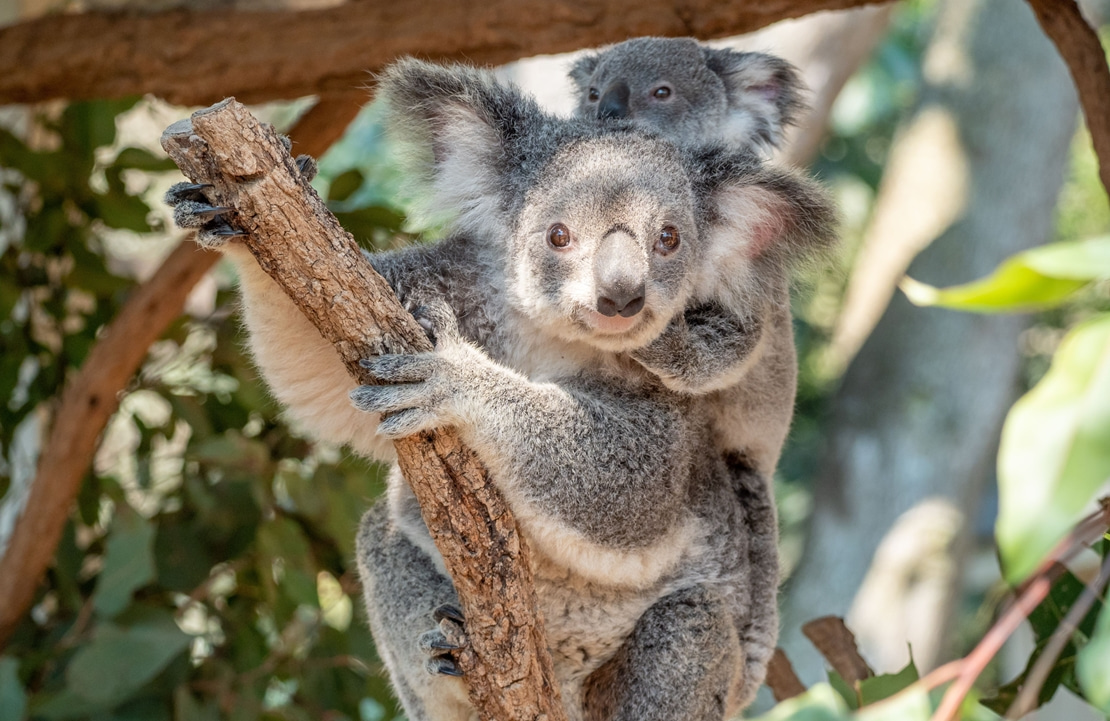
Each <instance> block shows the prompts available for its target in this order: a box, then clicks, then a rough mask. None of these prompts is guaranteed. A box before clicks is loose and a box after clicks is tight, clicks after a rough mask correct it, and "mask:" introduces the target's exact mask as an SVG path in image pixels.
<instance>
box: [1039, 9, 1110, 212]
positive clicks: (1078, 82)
mask: <svg viewBox="0 0 1110 721" xmlns="http://www.w3.org/2000/svg"><path fill="white" fill-rule="evenodd" d="M1028 2H1029V6H1030V7H1032V8H1033V14H1034V15H1036V16H1037V22H1038V23H1040V24H1041V29H1042V30H1044V33H1045V35H1047V36H1048V37H1049V38H1050V39H1051V40H1052V42H1053V43H1055V45H1056V49H1057V50H1058V51H1059V52H1060V56H1061V57H1062V58H1064V62H1065V63H1067V65H1068V70H1069V71H1070V72H1071V77H1072V80H1073V81H1074V82H1075V89H1076V90H1077V91H1078V92H1079V103H1080V105H1082V106H1083V116H1084V118H1086V120H1087V130H1089V131H1090V133H1091V143H1092V145H1094V147H1095V154H1096V155H1097V156H1098V176H1099V179H1101V180H1102V187H1103V188H1104V189H1105V190H1107V192H1110V68H1108V67H1107V65H1106V52H1105V51H1104V50H1103V49H1102V43H1100V42H1099V39H1098V35H1097V34H1096V33H1095V31H1094V28H1092V27H1091V26H1090V24H1088V23H1087V21H1086V20H1085V19H1084V18H1083V14H1082V12H1080V10H1079V5H1078V4H1077V3H1076V2H1075V0H1028Z"/></svg>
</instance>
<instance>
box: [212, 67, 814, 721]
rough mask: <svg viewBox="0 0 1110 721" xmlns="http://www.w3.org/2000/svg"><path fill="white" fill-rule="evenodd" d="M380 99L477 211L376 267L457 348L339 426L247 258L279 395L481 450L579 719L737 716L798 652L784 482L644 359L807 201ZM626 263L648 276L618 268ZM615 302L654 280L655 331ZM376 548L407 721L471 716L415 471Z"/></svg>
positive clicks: (439, 176) (505, 105)
mask: <svg viewBox="0 0 1110 721" xmlns="http://www.w3.org/2000/svg"><path fill="white" fill-rule="evenodd" d="M380 91H381V93H382V94H383V95H384V96H385V97H386V98H387V99H388V101H389V107H390V111H389V122H390V127H391V130H392V132H393V133H394V134H399V135H401V136H402V137H404V138H405V139H407V141H408V143H409V144H410V146H411V147H412V149H413V154H412V155H411V163H412V170H413V172H415V173H418V174H419V175H420V176H421V177H423V178H424V179H425V181H426V182H429V183H430V184H431V185H432V187H433V188H434V190H435V192H434V193H433V196H434V202H436V203H444V206H443V207H447V208H454V209H458V210H459V211H460V214H459V217H458V219H457V220H456V222H455V225H454V226H453V228H452V233H451V234H450V235H449V236H448V237H447V238H445V239H443V240H441V241H438V242H436V243H434V244H430V245H425V246H417V247H413V248H408V249H404V250H399V251H393V252H389V253H378V254H373V255H371V256H370V260H371V262H372V263H373V264H374V266H375V267H376V268H377V269H378V270H379V272H381V273H382V275H383V276H384V277H385V278H386V280H387V281H388V282H389V283H390V284H391V285H392V287H393V288H394V290H395V291H396V292H397V294H398V295H399V296H400V298H401V300H402V302H404V303H405V304H406V307H411V308H415V309H417V310H416V314H417V315H418V317H419V318H420V319H421V321H422V324H423V325H424V326H425V327H426V328H428V329H429V330H430V334H431V335H432V336H433V337H434V339H435V350H434V351H433V352H430V353H426V354H420V355H413V356H379V357H377V358H374V359H370V362H369V367H370V369H371V372H372V373H373V374H375V375H376V376H377V378H378V380H380V381H382V385H376V386H364V387H359V388H354V389H352V392H351V394H350V395H351V399H352V400H353V402H354V406H355V408H354V409H352V408H350V407H345V406H344V407H341V404H336V403H334V402H333V400H332V399H333V398H334V394H333V393H332V390H333V388H332V386H335V387H337V388H338V389H339V390H342V389H344V388H349V387H350V386H349V385H344V384H345V383H348V382H349V381H346V380H344V379H345V373H344V371H343V369H342V367H341V366H340V364H339V363H338V361H337V359H336V357H335V355H334V352H333V351H332V349H331V348H330V347H329V346H328V345H327V344H326V342H323V341H322V339H321V338H319V336H318V334H316V333H315V332H314V330H313V329H311V327H309V326H307V323H306V322H305V321H304V319H303V318H301V317H300V314H299V311H297V309H296V308H295V307H294V306H293V305H292V304H291V303H290V302H289V301H288V300H287V299H285V298H284V295H283V293H282V291H281V290H280V289H279V288H278V287H277V286H276V284H274V283H272V281H270V280H269V279H268V277H266V276H265V274H264V273H261V272H260V271H259V270H258V269H257V266H256V265H255V264H254V263H253V260H252V259H251V258H250V257H249V256H248V255H247V254H245V253H242V252H240V251H238V250H236V246H235V245H234V244H232V245H230V246H226V252H227V253H228V255H229V257H231V258H232V259H233V260H234V261H235V262H236V263H237V264H238V265H239V268H240V273H241V278H242V292H243V297H244V305H245V307H246V311H247V312H246V314H245V316H246V318H247V323H248V327H249V330H250V334H251V344H252V347H253V348H254V351H255V355H256V360H257V362H258V364H259V366H260V368H261V370H262V372H263V374H264V375H265V376H266V378H267V380H268V382H269V383H270V384H271V387H272V388H273V389H274V392H275V394H276V395H278V397H279V398H281V399H282V400H283V402H285V403H286V404H288V405H289V407H290V411H291V413H292V414H293V415H295V416H296V417H297V418H299V419H301V421H302V422H303V423H304V424H305V425H306V426H307V427H308V428H309V429H310V430H314V431H315V432H316V433H318V434H320V435H323V436H328V437H330V438H331V439H332V440H335V439H337V438H338V439H339V440H343V441H347V442H349V443H350V444H351V445H352V446H353V447H355V448H356V449H359V450H361V451H362V452H370V453H380V454H388V449H387V448H384V447H382V445H381V444H380V443H378V442H377V441H376V440H375V439H382V438H388V437H395V436H402V435H405V434H409V433H412V432H415V431H417V430H422V429H429V428H439V427H444V426H454V427H456V428H457V429H458V431H459V433H460V435H461V436H462V438H463V439H464V441H465V442H466V443H467V444H468V445H469V446H470V447H471V448H473V449H474V450H475V452H476V453H477V454H478V455H479V457H480V458H481V460H482V462H483V463H484V464H485V465H486V466H487V467H488V468H489V469H490V471H491V473H492V477H493V479H494V480H495V482H496V483H497V484H498V487H499V488H500V490H501V491H502V492H503V494H504V495H505V497H506V500H507V501H508V502H509V504H510V506H511V507H512V509H513V511H514V513H515V515H516V517H517V519H518V521H519V522H520V525H521V529H522V532H523V533H524V534H525V535H527V536H528V538H529V541H530V545H531V547H532V549H533V555H534V563H535V568H534V571H535V577H536V582H537V591H538V597H539V599H540V602H541V605H542V611H543V615H544V618H545V620H546V625H547V632H548V637H549V641H550V644H551V651H552V654H553V658H554V661H555V670H556V675H557V678H558V680H559V682H560V686H561V689H562V693H563V699H564V703H565V705H566V708H567V713H568V716H569V718H570V719H571V721H578V720H580V719H586V718H591V719H597V718H606V719H624V720H627V721H633V720H638V719H641V718H649V717H650V716H645V715H642V714H644V713H645V709H646V708H647V705H650V703H651V702H650V700H651V699H661V698H663V697H666V698H667V699H668V703H669V704H670V705H669V706H662V707H660V708H667V709H670V710H673V714H671V715H669V716H668V717H669V718H683V719H691V720H698V719H705V720H707V721H708V720H710V719H712V720H714V721H718V720H719V719H721V718H723V716H724V715H725V714H729V713H733V712H735V711H736V710H737V709H739V708H741V707H742V706H744V705H746V704H747V703H749V702H750V701H751V699H752V697H753V696H754V693H755V690H756V689H757V688H758V686H759V684H760V683H761V682H762V678H763V674H764V672H765V666H766V661H767V659H768V658H769V656H770V650H771V647H772V646H773V643H774V638H775V624H776V619H775V608H774V602H773V601H774V595H775V589H776V586H777V577H776V576H774V575H771V576H768V575H767V574H765V573H759V572H756V571H754V570H753V563H763V561H764V560H765V559H764V558H763V557H762V556H761V555H760V552H758V551H757V550H754V549H755V546H758V544H759V543H760V540H759V539H758V538H755V536H754V535H753V534H762V535H763V536H766V535H767V534H769V533H770V534H773V526H774V515H773V507H771V508H770V509H768V505H767V503H766V497H765V495H764V496H760V495H759V494H754V497H755V501H756V502H755V503H749V500H750V498H751V497H753V494H752V493H750V492H748V491H750V489H751V488H757V487H758V485H759V482H761V481H760V478H761V476H759V475H758V474H754V475H753V473H752V471H751V470H750V468H748V466H747V465H746V461H744V460H743V459H741V460H739V461H737V460H736V459H732V458H730V457H727V456H725V455H724V454H722V453H720V452H718V451H717V450H716V445H715V444H716V440H715V439H714V428H715V427H716V424H717V423H718V422H719V421H718V419H717V417H716V414H717V405H716V404H715V403H714V402H713V400H712V399H711V398H710V397H709V396H706V395H695V394H688V393H680V392H676V391H674V390H671V389H669V388H667V387H666V386H665V385H664V384H663V383H661V382H660V379H659V378H658V377H657V376H656V375H655V374H653V373H651V372H649V371H648V370H646V369H645V368H644V366H643V365H642V364H641V363H638V362H636V361H635V360H633V359H632V358H631V357H630V356H629V352H631V351H634V350H636V349H638V348H643V347H645V346H646V345H647V344H648V343H649V342H650V341H652V340H653V339H654V338H656V337H657V336H659V335H660V334H661V333H663V331H664V329H665V328H666V327H667V325H668V323H669V322H670V320H671V319H672V318H674V317H676V316H677V315H679V314H681V313H682V311H683V309H684V308H686V306H687V305H688V304H689V303H691V302H692V301H694V300H696V299H697V297H698V292H699V291H698V289H697V283H698V281H699V274H700V270H699V269H700V268H702V267H703V264H702V261H703V260H704V258H703V254H704V253H705V252H706V245H707V244H708V243H709V239H712V238H713V237H714V235H715V234H720V233H729V232H732V231H731V229H732V228H734V227H746V226H747V225H750V223H749V220H750V219H749V218H747V217H742V216H743V214H742V213H740V214H738V212H737V209H738V208H740V209H743V208H747V209H749V210H750V209H752V208H755V209H757V210H758V209H759V208H760V207H762V206H763V204H766V203H767V202H771V204H772V205H773V204H775V203H779V202H785V201H783V199H782V198H781V197H780V196H781V195H782V190H781V189H782V188H783V187H793V186H792V185H791V183H796V182H801V181H796V179H795V178H794V176H792V175H791V174H790V173H788V172H785V171H778V170H773V169H768V168H765V167H763V166H762V165H761V164H760V163H759V162H758V160H757V159H756V158H755V157H754V156H753V155H752V154H751V153H749V152H743V151H740V152H734V153H731V152H725V151H724V150H723V149H722V148H718V149H717V150H716V151H714V152H704V151H697V150H694V149H684V148H682V147H679V146H677V145H675V144H673V143H670V142H668V141H666V140H664V139H662V138H660V137H658V136H657V135H655V134H653V133H652V132H650V131H645V130H642V129H638V128H636V127H634V126H633V125H631V124H621V123H617V124H610V125H606V126H604V127H602V126H598V125H597V124H596V123H594V122H590V121H569V122H568V121H559V120H556V119H553V118H551V117H549V116H547V115H545V114H544V113H542V112H540V111H539V109H538V108H536V106H535V105H534V104H533V103H531V101H530V100H528V99H527V98H525V97H524V96H522V95H521V94H520V93H519V92H517V91H515V90H514V89H512V88H509V87H505V86H501V85H498V84H497V83H496V82H494V81H493V80H492V79H491V78H490V76H488V75H487V74H485V73H482V72H479V71H475V70H472V69H467V68H460V67H450V68H443V67H438V66H434V65H429V64H426V63H421V62H418V61H414V60H407V61H402V62H400V63H398V64H396V65H394V66H393V67H391V68H390V69H389V70H387V71H386V73H385V74H384V76H383V78H382V79H381V85H380ZM799 187H808V186H804V185H803V186H799ZM190 199H192V200H195V198H190ZM738 199H739V201H738ZM757 214H758V213H757ZM221 222H222V221H221ZM556 222H559V223H564V224H565V225H566V226H567V227H568V228H569V230H570V233H571V236H572V239H573V241H572V243H571V245H570V246H568V248H567V249H566V250H562V251H561V250H556V249H554V248H553V247H551V246H549V245H548V244H547V240H546V238H547V232H548V230H549V229H550V228H551V226H552V224H553V223H556ZM663 227H674V228H676V229H677V231H678V232H679V233H680V235H681V237H682V242H681V244H680V245H679V246H678V248H677V249H676V250H674V252H670V253H668V254H662V253H660V252H657V250H656V248H657V241H658V238H659V233H660V229H661V228H663ZM613 242H618V243H620V244H621V247H622V248H623V251H622V257H623V258H624V260H623V261H622V262H617V261H615V260H613V259H612V258H610V259H609V260H607V261H605V262H604V263H599V262H598V259H599V258H604V257H606V255H607V252H606V249H607V248H608V247H609V245H608V244H610V243H613ZM766 257H767V258H768V259H769V260H768V262H771V259H774V258H776V257H777V255H776V253H770V254H767V255H766ZM613 278H621V279H623V280H622V281H621V282H631V281H628V279H635V282H637V283H640V282H642V284H643V285H644V288H645V298H644V305H643V309H642V310H641V311H639V312H638V313H636V314H635V315H633V316H631V317H629V318H624V317H614V318H608V319H607V318H606V317H604V316H602V315H600V314H599V313H598V312H597V311H596V309H595V306H596V302H597V297H598V293H599V288H602V287H604V286H606V284H611V282H613V281H612V279H613ZM761 283H762V281H761ZM760 287H762V286H760ZM767 287H768V288H772V289H773V288H775V285H774V283H773V282H772V283H771V284H770V285H768V286H767ZM772 295H773V294H772ZM788 320H789V317H788V315H787V322H788ZM322 379H324V380H326V381H327V382H326V383H325V384H324V385H321V383H322ZM328 379H331V380H328ZM302 389H304V392H301V390H302ZM317 389H321V390H320V391H317ZM382 414H385V415H386V418H385V420H382ZM386 457H388V455H386ZM753 479H755V480H753ZM745 489H747V490H745ZM742 491H743V492H742ZM358 549H359V550H358V555H359V567H360V572H361V574H362V578H363V583H364V587H365V599H366V603H367V610H368V615H369V617H370V624H371V628H372V630H373V632H374V635H375V639H376V641H377V644H378V647H379V650H380V653H381V656H382V659H383V661H384V662H385V664H386V666H387V668H388V669H389V671H390V674H391V677H392V679H393V682H394V685H395V687H396V689H397V692H398V695H399V696H400V697H401V700H402V703H403V704H404V705H405V709H406V712H407V714H408V716H409V718H410V719H412V721H421V720H423V719H436V720H439V721H446V720H450V719H469V718H472V717H473V711H472V709H470V707H469V705H468V704H467V702H466V700H465V695H464V694H463V686H462V684H461V682H460V681H459V680H458V679H456V678H454V677H452V676H448V675H444V673H443V670H444V669H445V668H450V666H445V665H444V660H449V659H450V649H445V648H441V646H443V645H444V644H443V643H441V642H440V641H442V640H443V639H449V640H452V643H456V642H465V638H462V639H459V638H457V634H454V637H453V636H452V634H453V632H454V631H457V629H453V628H451V627H448V628H444V625H443V622H442V620H440V621H437V620H436V618H435V617H434V614H435V610H436V609H437V608H441V607H442V606H443V605H444V604H456V603H457V598H456V597H455V594H454V591H453V589H452V588H451V584H450V581H449V580H448V579H447V577H446V575H445V573H444V571H443V567H442V560H441V559H440V558H439V554H438V552H437V551H436V550H435V548H434V545H433V544H432V542H431V538H430V536H429V534H428V531H427V529H426V527H425V526H424V524H423V521H422V520H421V518H420V515H419V508H418V507H417V504H416V502H415V499H414V498H413V496H412V493H411V491H410V490H409V489H408V487H407V485H405V483H404V481H403V480H402V479H401V478H400V475H399V473H397V472H396V470H394V472H393V474H392V475H391V480H390V490H389V494H388V498H387V499H386V500H385V501H384V502H382V503H379V506H378V507H376V508H375V509H373V510H372V511H370V512H369V513H367V515H366V517H365V518H364V520H363V523H362V526H361V529H360V532H359V538H358ZM772 553H773V544H772ZM768 598H770V599H771V602H770V603H768V602H767V599H768ZM599 669H609V670H608V671H604V670H599ZM693 669H698V670H699V671H702V672H701V673H692V670H693ZM429 671H432V672H435V673H429ZM606 679H610V681H612V680H613V679H616V680H617V681H616V683H617V684H618V685H613V683H606V682H605V681H606ZM670 689H673V693H670V691H669V690H670ZM587 699H596V701H594V702H593V703H594V704H595V706H591V705H590V704H591V702H590V701H588V700H587ZM605 709H608V710H609V711H610V712H604V711H605ZM668 713H670V711H668Z"/></svg>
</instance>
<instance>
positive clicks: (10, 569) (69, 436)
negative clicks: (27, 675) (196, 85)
mask: <svg viewBox="0 0 1110 721" xmlns="http://www.w3.org/2000/svg"><path fill="white" fill-rule="evenodd" d="M357 110H358V105H356V104H353V103H351V102H349V101H347V100H346V99H342V98H341V99H338V100H333V99H327V98H325V99H321V101H320V102H319V103H317V104H316V105H315V106H313V108H312V109H311V110H309V111H308V112H307V113H305V114H304V115H303V116H302V117H301V119H300V120H299V121H298V122H297V124H296V125H295V126H294V127H293V129H292V130H291V131H290V137H291V138H292V139H293V141H294V143H295V144H296V147H297V149H298V150H299V151H301V152H306V153H310V154H313V155H316V154H321V153H323V152H324V151H325V150H327V148H328V146H330V145H331V144H332V143H333V142H335V140H336V139H337V138H338V137H339V136H340V135H341V134H342V132H343V130H344V129H345V128H346V127H347V124H348V123H349V122H350V121H351V119H352V118H353V117H354V114H355V112H357ZM218 258H219V254H218V253H212V252H209V251H205V250H204V249H202V248H200V247H199V246H197V245H196V244H195V243H193V242H192V241H190V240H186V241H184V242H182V243H181V245H179V246H178V247H177V248H175V249H174V250H173V252H171V253H170V255H169V256H168V257H167V258H166V259H165V260H164V261H162V265H161V266H159V268H158V270H157V271H156V272H155V273H154V275H153V276H151V277H150V279H149V280H147V281H146V282H145V283H143V284H142V285H141V286H139V287H138V288H137V289H136V290H135V291H134V292H133V293H132V295H131V296H130V297H129V298H128V299H127V302H126V303H125V304H124V306H123V308H122V309H121V310H120V312H119V315H117V316H116V317H115V318H114V319H113V320H112V322H111V323H109V324H108V326H107V327H106V328H105V329H104V332H103V333H102V334H101V335H100V337H99V338H97V341H96V343H95V345H94V346H93V348H92V350H91V351H90V352H89V355H88V357H87V358H86V359H85V363H84V364H83V365H82V366H81V370H80V371H79V372H78V373H77V374H76V375H74V376H73V377H72V378H70V379H69V381H68V382H67V383H66V387H65V389H64V390H63V391H62V394H61V397H60V399H59V401H58V403H57V405H56V407H55V408H53V409H52V410H53V417H54V425H53V426H52V427H51V429H50V433H49V435H48V436H47V438H46V441H45V443H44V444H43V446H42V449H41V450H40V452H39V464H38V467H37V468H36V471H35V479H34V482H33V483H32V484H31V489H30V492H29V495H28V497H27V503H26V505H25V506H24V508H23V511H22V513H21V514H20V516H19V520H18V521H17V523H16V525H15V528H14V529H13V530H12V534H11V538H10V539H9V543H8V545H7V547H6V548H5V549H4V550H3V551H2V552H0V578H7V579H18V580H17V581H15V582H12V583H5V584H0V648H2V647H3V646H4V644H5V643H6V641H7V639H8V638H9V637H10V636H11V634H12V632H13V631H14V630H15V628H16V626H17V625H18V624H19V622H20V620H21V619H22V618H23V616H24V614H25V613H26V612H27V609H28V608H30V606H31V603H32V601H33V600H34V597H35V592H36V591H37V590H38V586H39V581H40V580H41V579H42V575H43V573H44V572H45V571H46V568H47V566H48V565H50V562H51V561H52V560H53V559H54V551H55V549H56V548H57V546H58V541H59V539H60V538H61V535H62V529H63V528H64V527H65V523H66V519H67V518H69V514H70V510H71V509H72V508H73V499H74V498H76V497H77V492H78V491H79V490H80V488H81V481H82V479H84V477H85V473H86V472H87V471H88V469H89V466H90V465H91V464H92V458H93V455H94V454H95V453H96V449H97V445H98V440H99V438H100V434H101V432H102V431H103V430H104V427H105V425H106V424H107V423H108V420H109V418H111V416H112V414H113V413H115V411H116V409H117V408H118V407H119V396H120V393H121V392H122V391H123V389H124V387H125V386H126V385H127V382H128V381H129V380H130V379H131V376H133V375H134V374H135V371H137V370H138V369H139V366H140V365H141V364H142V362H143V360H144V359H145V358H146V353H147V349H148V348H149V347H150V344H151V343H153V342H154V341H155V340H156V339H158V337H160V336H161V335H162V333H163V332H164V331H165V330H166V328H167V327H169V325H170V323H172V322H173V321H174V320H175V319H176V318H177V317H178V316H180V315H181V309H182V308H183V307H184V305H185V299H186V298H187V297H188V295H189V293H190V292H191V291H192V289H193V286H194V285H196V283H197V282H198V281H199V280H200V279H201V278H203V277H204V275H205V274H206V273H207V272H208V269H209V268H211V267H212V266H213V265H214V264H215V263H216V260H217V259H218Z"/></svg>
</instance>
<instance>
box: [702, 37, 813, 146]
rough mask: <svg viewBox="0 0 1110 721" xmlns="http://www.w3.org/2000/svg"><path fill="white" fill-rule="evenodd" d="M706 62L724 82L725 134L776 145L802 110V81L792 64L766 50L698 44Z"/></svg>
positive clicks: (804, 105)
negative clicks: (742, 50)
mask: <svg viewBox="0 0 1110 721" xmlns="http://www.w3.org/2000/svg"><path fill="white" fill-rule="evenodd" d="M702 52H703V54H704V57H705V62H706V65H707V66H708V67H709V69H710V70H712V71H713V72H715V73H716V74H717V75H718V77H720V78H721V81H722V82H723V83H724V85H725V93H726V94H727V96H728V110H729V116H728V120H727V121H726V128H725V133H726V135H725V137H729V138H750V139H753V140H755V141H757V142H759V143H763V144H766V145H770V146H774V147H777V146H778V145H779V144H780V143H781V142H782V137H783V132H784V131H785V130H786V128H787V127H788V126H790V125H793V124H794V123H795V122H797V119H798V116H799V115H800V114H801V113H802V112H804V111H805V109H806V104H805V101H804V99H803V94H804V92H805V91H804V84H803V83H802V80H801V77H800V76H799V75H798V71H797V70H796V69H795V68H794V66H793V65H791V64H790V63H788V62H786V61H785V60H783V59H782V58H778V57H775V56H774V55H767V54H766V53H742V52H736V51H735V50H728V49H724V48H702Z"/></svg>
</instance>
